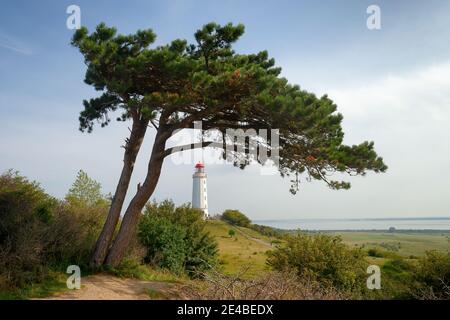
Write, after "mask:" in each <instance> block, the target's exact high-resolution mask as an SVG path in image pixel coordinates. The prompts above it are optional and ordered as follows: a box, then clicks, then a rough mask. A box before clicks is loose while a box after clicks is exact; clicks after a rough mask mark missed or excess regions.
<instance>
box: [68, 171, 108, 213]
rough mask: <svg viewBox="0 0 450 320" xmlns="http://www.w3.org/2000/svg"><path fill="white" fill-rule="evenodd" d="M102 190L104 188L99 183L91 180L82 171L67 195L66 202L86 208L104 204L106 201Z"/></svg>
mask: <svg viewBox="0 0 450 320" xmlns="http://www.w3.org/2000/svg"><path fill="white" fill-rule="evenodd" d="M101 189H102V186H101V184H100V183H99V182H97V181H95V180H94V179H91V178H90V177H89V176H88V175H87V173H86V172H84V171H83V170H80V171H78V174H77V177H76V180H75V182H74V183H73V184H72V187H71V188H70V189H69V192H68V193H67V195H66V201H67V202H70V203H72V204H80V205H85V206H95V205H101V204H104V203H105V201H106V199H105V196H104V195H103V194H102V192H101Z"/></svg>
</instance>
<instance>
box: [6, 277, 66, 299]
mask: <svg viewBox="0 0 450 320" xmlns="http://www.w3.org/2000/svg"><path fill="white" fill-rule="evenodd" d="M66 280H67V274H65V273H62V272H50V274H49V275H48V277H47V278H46V279H45V280H44V281H42V282H40V283H34V284H31V285H28V286H25V287H24V288H22V289H13V290H2V291H0V300H24V299H25V300H26V299H39V298H45V297H48V296H50V295H52V294H55V293H59V292H63V291H65V290H68V289H67V285H66Z"/></svg>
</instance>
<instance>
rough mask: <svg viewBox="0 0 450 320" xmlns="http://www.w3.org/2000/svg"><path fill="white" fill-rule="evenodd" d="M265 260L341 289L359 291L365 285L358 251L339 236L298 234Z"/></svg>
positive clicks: (287, 238) (363, 269)
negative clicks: (348, 245)
mask: <svg viewBox="0 0 450 320" xmlns="http://www.w3.org/2000/svg"><path fill="white" fill-rule="evenodd" d="M268 256H269V257H268V260H267V263H268V264H269V265H270V266H272V267H273V268H274V269H275V270H279V271H282V270H285V269H294V270H296V271H297V274H298V275H299V276H301V277H307V278H311V279H313V280H316V281H318V282H319V283H320V284H321V285H323V286H327V287H328V286H329V287H335V288H336V289H339V290H343V291H355V292H356V291H360V289H363V288H364V287H365V284H366V273H365V265H366V263H365V261H364V259H363V253H362V251H361V250H358V249H352V248H349V247H347V246H346V245H345V244H344V243H343V242H342V239H341V238H340V237H334V236H328V235H314V236H310V235H305V234H297V235H295V236H293V235H290V236H287V237H286V244H285V245H284V246H282V247H279V248H277V249H275V250H274V251H270V252H268Z"/></svg>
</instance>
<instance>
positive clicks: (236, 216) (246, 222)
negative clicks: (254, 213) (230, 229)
mask: <svg viewBox="0 0 450 320" xmlns="http://www.w3.org/2000/svg"><path fill="white" fill-rule="evenodd" d="M222 220H224V221H226V222H228V223H230V224H233V225H236V226H240V227H248V226H250V223H251V221H250V219H249V218H248V217H247V216H246V215H245V214H243V213H242V212H240V211H239V210H225V211H224V212H223V214H222Z"/></svg>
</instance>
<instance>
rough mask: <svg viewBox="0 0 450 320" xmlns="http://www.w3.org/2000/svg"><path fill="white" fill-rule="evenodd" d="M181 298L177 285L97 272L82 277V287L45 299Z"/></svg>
mask: <svg viewBox="0 0 450 320" xmlns="http://www.w3.org/2000/svg"><path fill="white" fill-rule="evenodd" d="M174 298H179V296H178V294H177V290H176V285H174V284H170V283H166V282H157V281H141V280H137V279H122V278H117V277H114V276H111V275H106V274H97V275H92V276H88V277H85V278H82V279H81V289H79V290H69V291H65V292H62V293H59V294H55V295H54V296H52V297H49V298H46V299H45V300H152V299H174Z"/></svg>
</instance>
